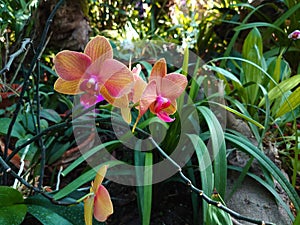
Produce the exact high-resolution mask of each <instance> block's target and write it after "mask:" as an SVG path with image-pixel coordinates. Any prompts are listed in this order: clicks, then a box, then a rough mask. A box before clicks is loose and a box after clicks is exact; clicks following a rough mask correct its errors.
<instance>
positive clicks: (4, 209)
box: [0, 186, 27, 225]
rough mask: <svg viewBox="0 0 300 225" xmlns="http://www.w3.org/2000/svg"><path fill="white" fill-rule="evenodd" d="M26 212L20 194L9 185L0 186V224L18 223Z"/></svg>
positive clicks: (10, 224)
mask: <svg viewBox="0 0 300 225" xmlns="http://www.w3.org/2000/svg"><path fill="white" fill-rule="evenodd" d="M26 212H27V206H26V205H25V204H24V199H23V196H22V194H21V193H20V192H18V191H17V190H15V189H13V188H11V187H7V186H0V224H9V225H19V224H21V222H22V221H23V220H24V218H25V215H26Z"/></svg>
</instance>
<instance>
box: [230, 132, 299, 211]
mask: <svg viewBox="0 0 300 225" xmlns="http://www.w3.org/2000/svg"><path fill="white" fill-rule="evenodd" d="M225 139H226V140H227V141H229V142H231V143H232V144H234V145H235V146H237V147H239V149H240V150H241V151H244V152H246V153H248V154H250V155H252V156H254V158H256V159H257V161H258V162H259V163H260V165H261V166H262V167H264V168H265V169H266V170H267V171H269V172H270V174H272V176H273V177H274V178H275V179H276V180H277V182H278V183H279V184H280V185H281V187H282V188H283V190H284V191H285V192H286V194H287V195H288V196H289V198H290V200H291V201H292V202H293V204H294V206H295V208H296V210H297V211H298V210H299V207H300V198H299V196H298V194H297V192H296V191H295V189H294V188H293V186H292V185H291V184H290V182H289V181H288V180H287V179H286V178H285V176H284V175H283V174H282V172H281V171H280V170H279V168H278V167H277V166H276V165H275V164H274V163H273V162H272V161H271V160H270V159H269V158H268V157H267V156H266V155H265V154H264V153H263V152H262V151H261V150H259V149H258V148H257V147H255V146H254V145H252V144H251V143H250V142H249V141H247V139H245V138H243V137H238V136H236V135H233V134H229V133H225Z"/></svg>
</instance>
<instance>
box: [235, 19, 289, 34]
mask: <svg viewBox="0 0 300 225" xmlns="http://www.w3.org/2000/svg"><path fill="white" fill-rule="evenodd" d="M253 27H269V28H274V29H276V30H279V31H280V32H281V33H284V31H283V30H282V29H280V27H279V26H275V25H274V24H271V23H265V22H254V23H247V24H242V25H240V26H237V27H236V28H234V30H235V31H240V30H246V29H251V28H253Z"/></svg>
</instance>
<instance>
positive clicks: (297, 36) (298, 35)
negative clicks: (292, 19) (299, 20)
mask: <svg viewBox="0 0 300 225" xmlns="http://www.w3.org/2000/svg"><path fill="white" fill-rule="evenodd" d="M288 38H289V39H293V40H297V39H300V30H294V31H293V32H292V33H290V34H289V35H288Z"/></svg>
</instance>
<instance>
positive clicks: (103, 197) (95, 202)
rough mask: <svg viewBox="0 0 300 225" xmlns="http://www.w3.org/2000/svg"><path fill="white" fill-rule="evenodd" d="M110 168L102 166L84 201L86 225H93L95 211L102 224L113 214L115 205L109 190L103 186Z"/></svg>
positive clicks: (95, 215)
mask: <svg viewBox="0 0 300 225" xmlns="http://www.w3.org/2000/svg"><path fill="white" fill-rule="evenodd" d="M107 168H108V166H107V165H105V166H102V167H100V169H99V170H98V172H97V175H96V177H95V180H94V182H92V187H91V189H90V193H91V194H93V195H89V196H88V197H87V198H86V199H85V200H84V220H85V224H86V225H92V221H93V211H94V217H95V218H96V220H98V221H100V222H104V221H105V220H106V219H107V218H108V216H110V215H111V214H112V213H113V205H112V202H111V199H110V196H109V193H108V191H107V189H106V188H105V187H104V186H103V185H101V183H102V181H103V179H104V176H105V174H106V171H107Z"/></svg>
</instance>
